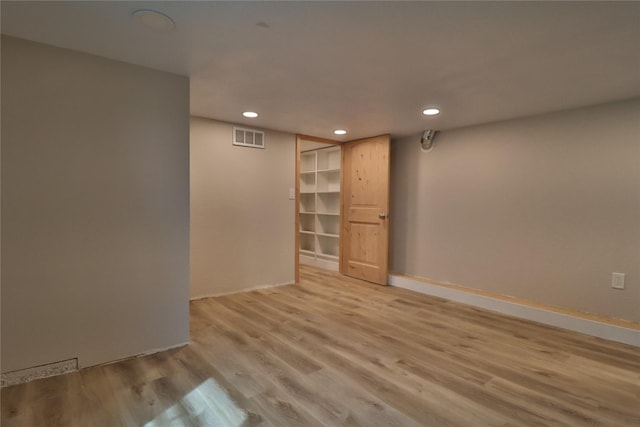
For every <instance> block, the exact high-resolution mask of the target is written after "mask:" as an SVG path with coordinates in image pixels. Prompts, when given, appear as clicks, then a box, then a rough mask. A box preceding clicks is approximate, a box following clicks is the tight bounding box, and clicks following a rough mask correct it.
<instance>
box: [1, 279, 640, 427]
mask: <svg viewBox="0 0 640 427" xmlns="http://www.w3.org/2000/svg"><path fill="white" fill-rule="evenodd" d="M191 340H192V342H191V344H189V345H188V346H185V347H182V348H180V349H175V350H170V351H166V352H162V353H158V354H155V355H151V356H145V357H139V358H133V359H129V360H125V361H121V362H118V363H113V364H110V365H104V366H98V367H93V368H88V369H84V370H82V371H79V372H75V373H72V374H67V375H63V376H59V377H54V378H48V379H43V380H39V381H34V382H31V383H28V384H23V385H18V386H14V387H9V388H5V389H3V390H2V416H1V421H2V423H1V424H2V426H3V427H11V426H20V427H24V426H79V427H88V426H96V427H102V426H104V427H115V426H148V427H151V426H229V427H239V426H275V427H284V426H366V427H376V426H380V427H382V426H384V427H387V426H402V427H405V426H406V427H411V426H437V427H440V426H583V425H584V426H593V425H597V426H640V349H638V348H635V347H631V346H626V345H623V344H618V343H613V342H609V341H606V340H601V339H598V338H593V337H589V336H585V335H581V334H578V333H574V332H569V331H565V330H560V329H556V328H551V327H547V326H543V325H539V324H536V323H532V322H528V321H523V320H518V319H515V318H511V317H507V316H503V315H499V314H494V313H491V312H488V311H484V310H480V309H475V308H472V307H469V306H465V305H461V304H458V303H453V302H448V301H445V300H442V299H438V298H433V297H429V296H425V295H421V294H418V293H414V292H411V291H407V290H403V289H398V288H391V287H380V286H375V285H369V284H366V283H364V282H360V281H358V280H354V279H346V278H342V277H340V276H338V275H336V274H334V273H330V272H325V271H322V270H316V269H313V268H310V267H302V269H301V285H299V286H294V285H291V286H282V287H278V288H271V289H265V290H258V291H252V292H246V293H240V294H235V295H229V296H223V297H217V298H208V299H203V300H198V301H194V302H192V303H191Z"/></svg>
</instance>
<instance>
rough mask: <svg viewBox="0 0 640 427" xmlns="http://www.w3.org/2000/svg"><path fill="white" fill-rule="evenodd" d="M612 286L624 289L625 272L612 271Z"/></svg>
mask: <svg viewBox="0 0 640 427" xmlns="http://www.w3.org/2000/svg"><path fill="white" fill-rule="evenodd" d="M611 287H612V288H613V289H624V273H611Z"/></svg>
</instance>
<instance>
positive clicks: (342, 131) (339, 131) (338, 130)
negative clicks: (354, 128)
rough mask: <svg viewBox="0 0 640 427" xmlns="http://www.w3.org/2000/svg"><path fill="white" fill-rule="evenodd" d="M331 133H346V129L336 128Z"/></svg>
mask: <svg viewBox="0 0 640 427" xmlns="http://www.w3.org/2000/svg"><path fill="white" fill-rule="evenodd" d="M333 133H335V134H336V135H346V134H347V131H346V130H344V129H336V130H334V131H333Z"/></svg>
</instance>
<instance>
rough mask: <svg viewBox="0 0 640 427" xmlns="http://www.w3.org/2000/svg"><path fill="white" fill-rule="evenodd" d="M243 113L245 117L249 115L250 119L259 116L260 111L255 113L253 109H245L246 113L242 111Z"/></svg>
mask: <svg viewBox="0 0 640 427" xmlns="http://www.w3.org/2000/svg"><path fill="white" fill-rule="evenodd" d="M242 115H243V116H245V117H249V118H250V119H254V118H256V117H258V113H254V112H253V111H245V112H244V113H242Z"/></svg>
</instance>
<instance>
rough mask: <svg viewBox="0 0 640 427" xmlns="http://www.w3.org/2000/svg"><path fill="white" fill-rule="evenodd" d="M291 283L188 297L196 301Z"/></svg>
mask: <svg viewBox="0 0 640 427" xmlns="http://www.w3.org/2000/svg"><path fill="white" fill-rule="evenodd" d="M293 284H294V283H293V282H287V283H276V284H273V285H259V286H256V287H254V288H246V289H239V290H237V291H230V292H220V293H217V294H207V295H198V296H196V297H191V298H189V301H197V300H199V299H205V298H214V297H223V296H226V295H233V294H239V293H242V292H251V291H257V290H258V289H269V288H276V287H278V286H287V285H293Z"/></svg>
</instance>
